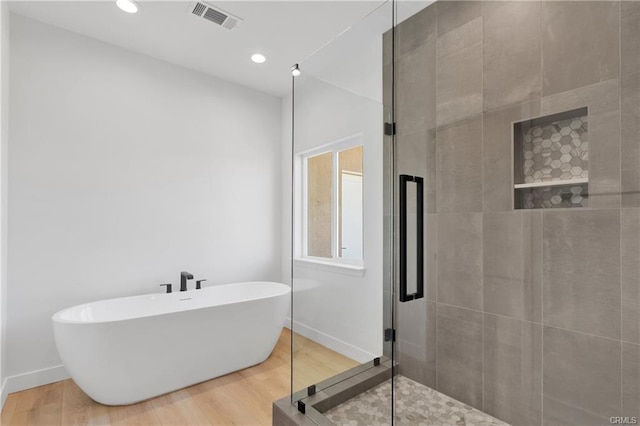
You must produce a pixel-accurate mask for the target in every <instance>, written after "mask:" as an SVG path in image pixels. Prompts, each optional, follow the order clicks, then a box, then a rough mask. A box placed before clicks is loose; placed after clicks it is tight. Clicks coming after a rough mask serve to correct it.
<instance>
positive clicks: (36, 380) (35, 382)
mask: <svg viewBox="0 0 640 426" xmlns="http://www.w3.org/2000/svg"><path fill="white" fill-rule="evenodd" d="M69 377H70V376H69V373H67V370H66V369H65V368H64V365H57V366H55V367H49V368H43V369H42V370H36V371H30V372H28V373H23V374H17V375H15V376H9V377H7V379H6V380H5V384H4V386H3V387H2V389H3V392H6V393H13V392H20V391H22V390H25V389H30V388H35V387H37V386H43V385H48V384H49V383H55V382H59V381H60V380H65V379H68V378H69Z"/></svg>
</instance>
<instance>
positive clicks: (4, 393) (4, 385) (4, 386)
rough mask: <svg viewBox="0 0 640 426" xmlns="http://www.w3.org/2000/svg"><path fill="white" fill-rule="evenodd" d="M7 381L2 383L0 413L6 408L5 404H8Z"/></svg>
mask: <svg viewBox="0 0 640 426" xmlns="http://www.w3.org/2000/svg"><path fill="white" fill-rule="evenodd" d="M7 395H9V392H7V379H4V381H3V382H2V383H0V411H2V409H3V408H4V403H5V402H7Z"/></svg>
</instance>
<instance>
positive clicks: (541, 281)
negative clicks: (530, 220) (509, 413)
mask: <svg viewBox="0 0 640 426" xmlns="http://www.w3.org/2000/svg"><path fill="white" fill-rule="evenodd" d="M539 4H540V111H539V112H540V114H542V113H543V99H544V93H543V86H544V0H540V3H539ZM540 233H541V237H540V247H538V249H539V250H540V251H539V253H540V271H539V272H540V323H541V334H542V335H541V339H540V425H541V426H542V425H544V334H545V333H544V212H543V211H541V212H540Z"/></svg>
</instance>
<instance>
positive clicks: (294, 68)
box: [291, 64, 301, 77]
mask: <svg viewBox="0 0 640 426" xmlns="http://www.w3.org/2000/svg"><path fill="white" fill-rule="evenodd" d="M300 74H301V72H300V67H299V66H298V64H295V65H294V66H292V67H291V75H293V76H294V77H297V76H299V75H300Z"/></svg>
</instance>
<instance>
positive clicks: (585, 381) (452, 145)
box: [385, 0, 640, 425]
mask: <svg viewBox="0 0 640 426" xmlns="http://www.w3.org/2000/svg"><path fill="white" fill-rule="evenodd" d="M396 36H397V38H396V42H397V43H398V44H397V49H396V54H397V57H396V61H397V62H396V63H397V65H398V68H397V74H396V77H397V78H396V84H397V86H396V88H397V90H396V96H397V99H396V102H397V105H398V108H397V110H396V117H397V121H398V123H399V124H398V129H399V136H398V139H397V142H398V152H399V154H400V155H399V156H398V158H397V160H398V169H399V170H411V172H412V173H416V174H420V173H423V174H424V176H425V178H426V193H425V194H426V196H425V200H426V203H427V205H426V209H425V211H426V213H425V219H426V220H425V223H426V226H425V229H426V235H425V241H426V247H425V258H426V259H425V264H426V269H425V282H426V297H425V298H424V299H420V300H417V301H412V302H408V303H399V304H398V305H397V306H396V308H397V310H396V313H397V316H398V317H397V319H398V320H399V323H398V327H399V329H398V336H399V342H398V346H397V352H399V358H398V359H399V362H400V371H401V372H402V374H404V375H406V376H409V377H411V378H413V379H414V380H418V381H421V382H422V383H425V384H427V385H428V386H432V387H434V388H436V389H437V390H439V391H441V392H444V393H447V394H449V395H451V396H453V397H454V398H457V399H459V400H461V401H463V402H465V403H468V404H470V405H473V406H474V407H476V408H479V409H482V410H484V411H486V412H487V413H489V414H491V415H494V416H496V417H498V418H501V419H503V420H505V421H507V422H509V423H512V424H516V425H518V424H520V425H541V424H554V425H575V424H585V425H586V424H609V417H611V416H638V417H640V2H639V1H623V2H616V1H585V2H581V1H559V2H552V1H535V0H534V1H527V2H522V1H446V0H439V1H438V2H436V3H435V4H433V5H431V6H429V7H428V8H426V9H424V10H423V11H421V12H420V13H418V14H416V15H414V16H413V17H412V18H410V19H409V20H407V21H405V22H404V23H402V24H400V25H399V27H398V30H397V33H396ZM387 41H389V38H388V37H387ZM387 51H390V49H387ZM389 63H390V59H389V58H388V57H387V58H385V64H386V67H385V70H386V71H385V72H386V75H385V77H386V79H385V81H387V82H389V81H390V78H389V75H388V73H389V71H390V69H391V67H390V66H389ZM385 93H390V92H389V90H388V87H387V90H386V91H385ZM388 99H389V96H388V95H387V101H388ZM583 107H587V108H588V111H589V116H588V122H589V204H588V205H587V206H586V207H582V208H580V209H569V208H556V209H553V211H551V210H544V211H543V210H527V211H522V210H517V211H515V210H514V208H513V206H514V191H513V184H514V182H513V176H512V173H513V170H512V166H513V152H512V149H513V148H512V134H511V131H512V130H511V129H512V127H511V126H512V123H513V122H516V121H522V120H526V119H529V118H533V117H539V116H542V115H550V114H555V113H559V112H563V111H569V110H574V109H577V108H583ZM403 153H404V154H403Z"/></svg>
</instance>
